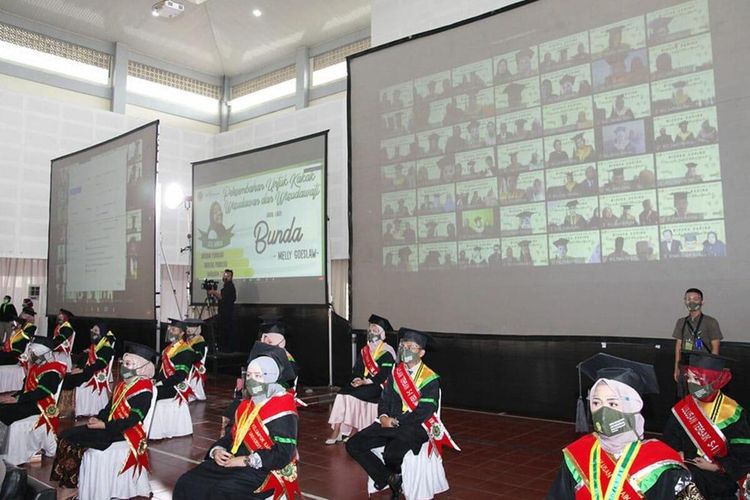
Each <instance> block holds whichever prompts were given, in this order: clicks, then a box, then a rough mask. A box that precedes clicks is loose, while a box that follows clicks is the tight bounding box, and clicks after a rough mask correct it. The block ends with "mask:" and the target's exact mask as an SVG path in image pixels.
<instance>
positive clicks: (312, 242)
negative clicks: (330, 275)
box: [192, 132, 327, 304]
mask: <svg viewBox="0 0 750 500" xmlns="http://www.w3.org/2000/svg"><path fill="white" fill-rule="evenodd" d="M326 140H327V132H323V133H319V134H315V135H312V136H308V137H304V138H301V139H295V140H293V141H290V142H285V143H281V144H276V145H273V146H269V147H266V148H262V149H256V150H253V151H246V152H243V153H238V154H234V155H231V156H225V157H222V158H216V159H213V160H207V161H202V162H198V163H194V164H193V258H192V290H193V294H192V297H193V301H194V302H196V303H201V301H203V300H205V298H206V293H205V292H204V291H202V290H201V288H202V285H203V281H204V280H205V279H212V280H218V281H220V280H221V277H222V274H223V272H224V269H231V270H232V271H233V272H234V285H235V287H236V289H237V302H238V303H245V304H325V303H326V290H327V286H326V245H325V242H326ZM219 286H220V287H221V285H219Z"/></svg>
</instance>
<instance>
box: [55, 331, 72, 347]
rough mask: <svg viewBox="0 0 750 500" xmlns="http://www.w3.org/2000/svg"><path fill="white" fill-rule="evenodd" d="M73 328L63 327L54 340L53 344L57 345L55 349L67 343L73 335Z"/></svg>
mask: <svg viewBox="0 0 750 500" xmlns="http://www.w3.org/2000/svg"><path fill="white" fill-rule="evenodd" d="M73 333H74V331H73V327H71V326H62V327H60V330H58V332H57V336H56V337H53V338H52V343H53V344H54V345H55V347H54V349H57V348H58V347H60V344H62V343H64V342H65V341H67V340H68V339H69V338H70V337H71V336H72V335H73Z"/></svg>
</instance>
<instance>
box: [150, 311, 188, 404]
mask: <svg viewBox="0 0 750 500" xmlns="http://www.w3.org/2000/svg"><path fill="white" fill-rule="evenodd" d="M169 321H170V325H169V326H168V327H167V341H168V342H169V344H167V346H166V347H165V348H164V350H163V351H162V353H161V362H160V363H159V373H157V374H156V378H155V379H154V381H155V382H156V390H157V394H158V395H157V396H156V397H157V399H169V398H173V397H175V396H176V395H177V393H178V392H179V393H180V397H182V398H183V399H184V401H185V402H186V403H187V402H189V393H191V392H192V390H190V388H189V386H188V384H187V377H188V375H189V374H190V368H191V367H192V366H193V361H194V357H195V353H194V352H193V350H192V349H191V348H190V344H188V342H187V340H186V339H185V333H186V331H187V324H186V323H185V322H184V321H182V320H179V319H172V318H170V319H169Z"/></svg>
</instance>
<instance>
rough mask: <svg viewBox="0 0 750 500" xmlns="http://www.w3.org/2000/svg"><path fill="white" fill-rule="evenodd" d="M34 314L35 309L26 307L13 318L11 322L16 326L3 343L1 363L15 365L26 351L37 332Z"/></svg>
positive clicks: (0, 354) (0, 353) (0, 355)
mask: <svg viewBox="0 0 750 500" xmlns="http://www.w3.org/2000/svg"><path fill="white" fill-rule="evenodd" d="M34 316H36V313H35V312H34V309H32V308H30V307H24V308H23V310H22V311H21V315H20V316H18V317H16V318H13V321H12V322H11V323H12V324H14V325H15V328H14V329H13V331H12V332H11V333H10V335H9V336H8V338H7V339H5V342H4V343H3V346H2V349H1V351H2V352H0V365H15V364H16V363H18V358H19V356H21V354H23V353H24V351H26V346H27V345H29V342H30V341H31V339H32V337H34V334H35V333H36V325H35V324H34Z"/></svg>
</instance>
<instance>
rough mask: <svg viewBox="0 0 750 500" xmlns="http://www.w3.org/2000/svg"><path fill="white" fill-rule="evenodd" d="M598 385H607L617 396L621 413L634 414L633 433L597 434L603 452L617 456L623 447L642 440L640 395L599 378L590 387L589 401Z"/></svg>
mask: <svg viewBox="0 0 750 500" xmlns="http://www.w3.org/2000/svg"><path fill="white" fill-rule="evenodd" d="M599 384H605V385H607V386H608V387H609V388H610V389H612V392H614V393H615V394H616V395H617V398H618V399H619V400H620V408H621V411H622V412H623V413H635V431H632V430H631V431H627V432H623V433H622V434H618V435H616V436H605V435H603V434H598V433H597V436H598V437H599V441H600V442H601V443H602V448H604V451H606V452H607V453H609V454H611V455H619V454H620V453H622V450H623V449H624V448H625V446H627V445H628V444H629V443H632V442H633V441H637V440H640V439H643V425H644V420H643V416H642V415H641V410H642V409H643V400H642V399H641V396H640V394H638V391H636V390H635V389H633V388H632V387H630V386H629V385H627V384H623V383H622V382H618V381H617V380H610V379H606V378H600V379H599V380H597V381H596V382H594V385H593V386H592V387H591V391H590V392H589V401H590V400H591V395H592V394H593V393H594V391H595V390H596V388H597V387H598V386H599Z"/></svg>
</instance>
